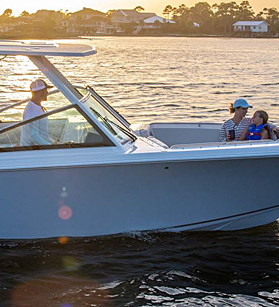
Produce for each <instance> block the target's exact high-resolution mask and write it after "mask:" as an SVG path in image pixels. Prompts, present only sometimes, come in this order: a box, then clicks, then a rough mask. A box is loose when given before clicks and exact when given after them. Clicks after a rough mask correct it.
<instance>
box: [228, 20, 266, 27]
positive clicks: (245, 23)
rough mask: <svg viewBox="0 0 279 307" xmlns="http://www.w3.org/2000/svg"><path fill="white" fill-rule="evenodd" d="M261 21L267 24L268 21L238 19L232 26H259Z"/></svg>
mask: <svg viewBox="0 0 279 307" xmlns="http://www.w3.org/2000/svg"><path fill="white" fill-rule="evenodd" d="M263 23H265V24H266V25H268V23H267V22H266V21H264V20H260V21H238V22H236V23H234V24H233V26H259V25H261V24H263Z"/></svg>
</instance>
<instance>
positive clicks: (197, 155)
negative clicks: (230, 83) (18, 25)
mask: <svg viewBox="0 0 279 307" xmlns="http://www.w3.org/2000/svg"><path fill="white" fill-rule="evenodd" d="M94 53H95V50H94V48H93V47H92V46H88V45H67V44H54V43H45V44H44V43H24V42H1V43H0V54H1V55H3V56H16V55H24V56H26V57H28V58H29V59H30V60H31V61H32V62H33V63H34V64H35V65H36V66H37V67H38V68H39V69H40V70H41V71H42V72H43V74H44V75H45V76H46V77H47V78H48V79H49V80H50V81H51V82H52V84H53V85H54V86H55V89H54V90H52V91H50V94H49V96H48V102H47V103H46V107H47V108H48V106H51V107H50V108H48V112H47V113H45V115H41V116H39V117H36V118H32V119H29V120H27V121H22V120H21V116H22V110H23V106H24V104H26V102H27V101H20V102H17V103H15V104H13V105H11V106H7V107H5V108H2V109H1V113H0V118H1V120H2V122H1V123H0V182H1V185H0V204H1V205H0V206H1V207H0V208H1V209H0V210H1V211H0V212H1V214H0V237H1V238H3V239H27V238H48V237H60V236H74V237H81V236H82V237H85V236H98V235H110V234H118V233H125V232H131V231H184V230H238V229H244V228H250V227H255V226H260V225H264V224H267V223H270V222H273V221H275V220H276V219H277V218H278V217H279V193H278V192H277V188H276V179H277V177H278V170H279V142H278V141H272V140H263V141H246V142H228V143H226V142H218V138H219V129H220V125H218V124H195V123H188V124H187V123H153V124H150V125H145V126H137V127H136V126H133V125H130V124H129V123H128V122H127V121H126V120H125V119H124V118H123V117H122V116H121V115H120V114H119V113H117V112H116V111H115V110H114V109H113V108H112V107H111V106H110V105H109V104H108V103H107V102H105V101H104V100H103V99H102V98H101V97H100V96H99V95H98V94H97V93H96V92H95V91H94V90H93V89H92V88H91V87H89V86H85V87H75V86H74V85H72V84H71V83H70V82H69V81H68V80H67V79H66V78H65V77H64V76H63V75H62V74H61V73H60V72H59V71H58V70H57V69H56V68H55V67H54V66H53V65H52V64H51V63H50V61H49V59H48V58H47V57H48V56H64V57H68V56H72V57H74V56H89V55H92V54H94ZM65 60H66V59H65ZM10 114H13V116H14V120H13V121H11V120H10V119H9V116H10ZM42 117H47V118H48V122H49V132H50V135H51V137H52V138H53V139H54V140H55V141H56V143H55V144H52V145H33V146H24V147H21V146H20V135H21V128H22V127H23V126H24V125H27V124H29V123H30V122H33V121H37V120H40V119H41V118H42Z"/></svg>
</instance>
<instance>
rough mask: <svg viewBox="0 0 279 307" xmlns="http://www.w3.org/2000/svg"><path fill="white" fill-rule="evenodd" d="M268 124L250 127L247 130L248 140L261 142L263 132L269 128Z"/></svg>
mask: <svg viewBox="0 0 279 307" xmlns="http://www.w3.org/2000/svg"><path fill="white" fill-rule="evenodd" d="M267 126H268V125H267V124H264V125H259V126H257V127H256V125H250V126H249V127H248V130H247V134H246V140H260V139H261V138H262V135H261V132H262V130H263V129H264V128H265V127H267Z"/></svg>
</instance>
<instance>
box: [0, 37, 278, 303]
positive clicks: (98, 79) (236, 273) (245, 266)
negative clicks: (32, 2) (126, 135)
mask: <svg viewBox="0 0 279 307" xmlns="http://www.w3.org/2000/svg"><path fill="white" fill-rule="evenodd" d="M80 41H82V42H85V43H91V44H94V45H95V47H96V49H97V51H98V53H97V55H96V56H92V57H86V58H66V59H62V58H53V59H52V61H53V62H54V64H55V65H57V66H58V68H59V69H60V70H61V71H62V72H63V73H64V74H65V75H66V76H67V77H68V78H69V79H70V81H72V82H74V83H77V84H83V83H87V84H89V85H91V86H93V87H94V89H95V90H96V91H97V92H98V93H99V94H101V95H102V96H103V97H104V98H105V99H106V100H107V101H108V102H110V103H111V104H112V105H113V106H114V107H115V108H116V109H117V110H118V111H119V112H121V114H123V115H124V116H125V117H126V118H127V119H128V120H129V121H130V122H132V123H139V122H154V121H173V122H175V121H184V122H222V121H223V120H224V119H226V118H228V117H229V113H228V110H227V108H228V105H229V103H230V102H233V101H234V100H235V99H236V98H238V97H244V98H246V99H247V100H248V102H249V103H250V104H252V105H253V106H254V109H255V110H256V109H264V110H266V111H267V112H268V113H269V115H270V119H271V121H273V122H275V123H277V124H278V125H279V71H278V63H279V40H276V39H224V38H172V37H169V38H126V37H125V38H114V37H112V38H102V37H98V38H91V39H83V40H76V41H75V42H80ZM72 42H73V41H72ZM0 67H1V70H0V74H1V81H0V104H1V106H5V105H8V104H11V103H13V102H15V101H17V100H21V99H24V98H27V97H28V96H29V92H28V86H29V84H30V81H31V80H33V79H34V78H35V77H39V76H42V75H41V74H40V73H39V72H38V71H37V69H36V68H35V66H34V65H33V64H29V62H28V61H27V60H26V59H25V58H24V57H6V58H4V59H2V60H1V61H0ZM249 112H250V114H252V112H251V111H249ZM10 116H11V117H13V116H14V114H12V113H11V114H10ZM251 175H252V174H251ZM260 175H262V176H264V174H260ZM274 188H275V189H276V188H277V185H276V182H275V183H274ZM267 197H268V195H267ZM50 227H51V225H50ZM278 234H279V224H278V223H277V222H275V223H272V224H269V225H266V226H263V227H259V228H257V229H251V230H244V231H236V232H212V233H210V232H201V233H198V232H184V233H128V234H124V235H117V236H106V237H95V238H51V239H45V240H22V241H19V240H0V307H2V306H3V307H6V306H7V307H8V306H9V307H18V306H20V307H23V306H24V307H33V306H34V307H35V306H36V307H37V306H42V307H45V306H47V307H79V306H119V307H120V306H175V307H176V306H177V307H178V306H179V307H180V306H193V307H196V306H206V307H208V306H257V307H258V306H267V307H269V306H277V305H279V273H278V268H279V250H278V248H279V241H278Z"/></svg>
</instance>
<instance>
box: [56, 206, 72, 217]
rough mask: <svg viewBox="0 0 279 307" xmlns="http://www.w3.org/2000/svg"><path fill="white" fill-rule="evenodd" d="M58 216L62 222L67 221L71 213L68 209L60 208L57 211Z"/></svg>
mask: <svg viewBox="0 0 279 307" xmlns="http://www.w3.org/2000/svg"><path fill="white" fill-rule="evenodd" d="M58 215H59V217H60V218H61V219H62V220H69V219H70V218H71V217H72V215H73V212H72V209H71V208H70V207H68V206H62V207H60V208H59V210H58Z"/></svg>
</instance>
